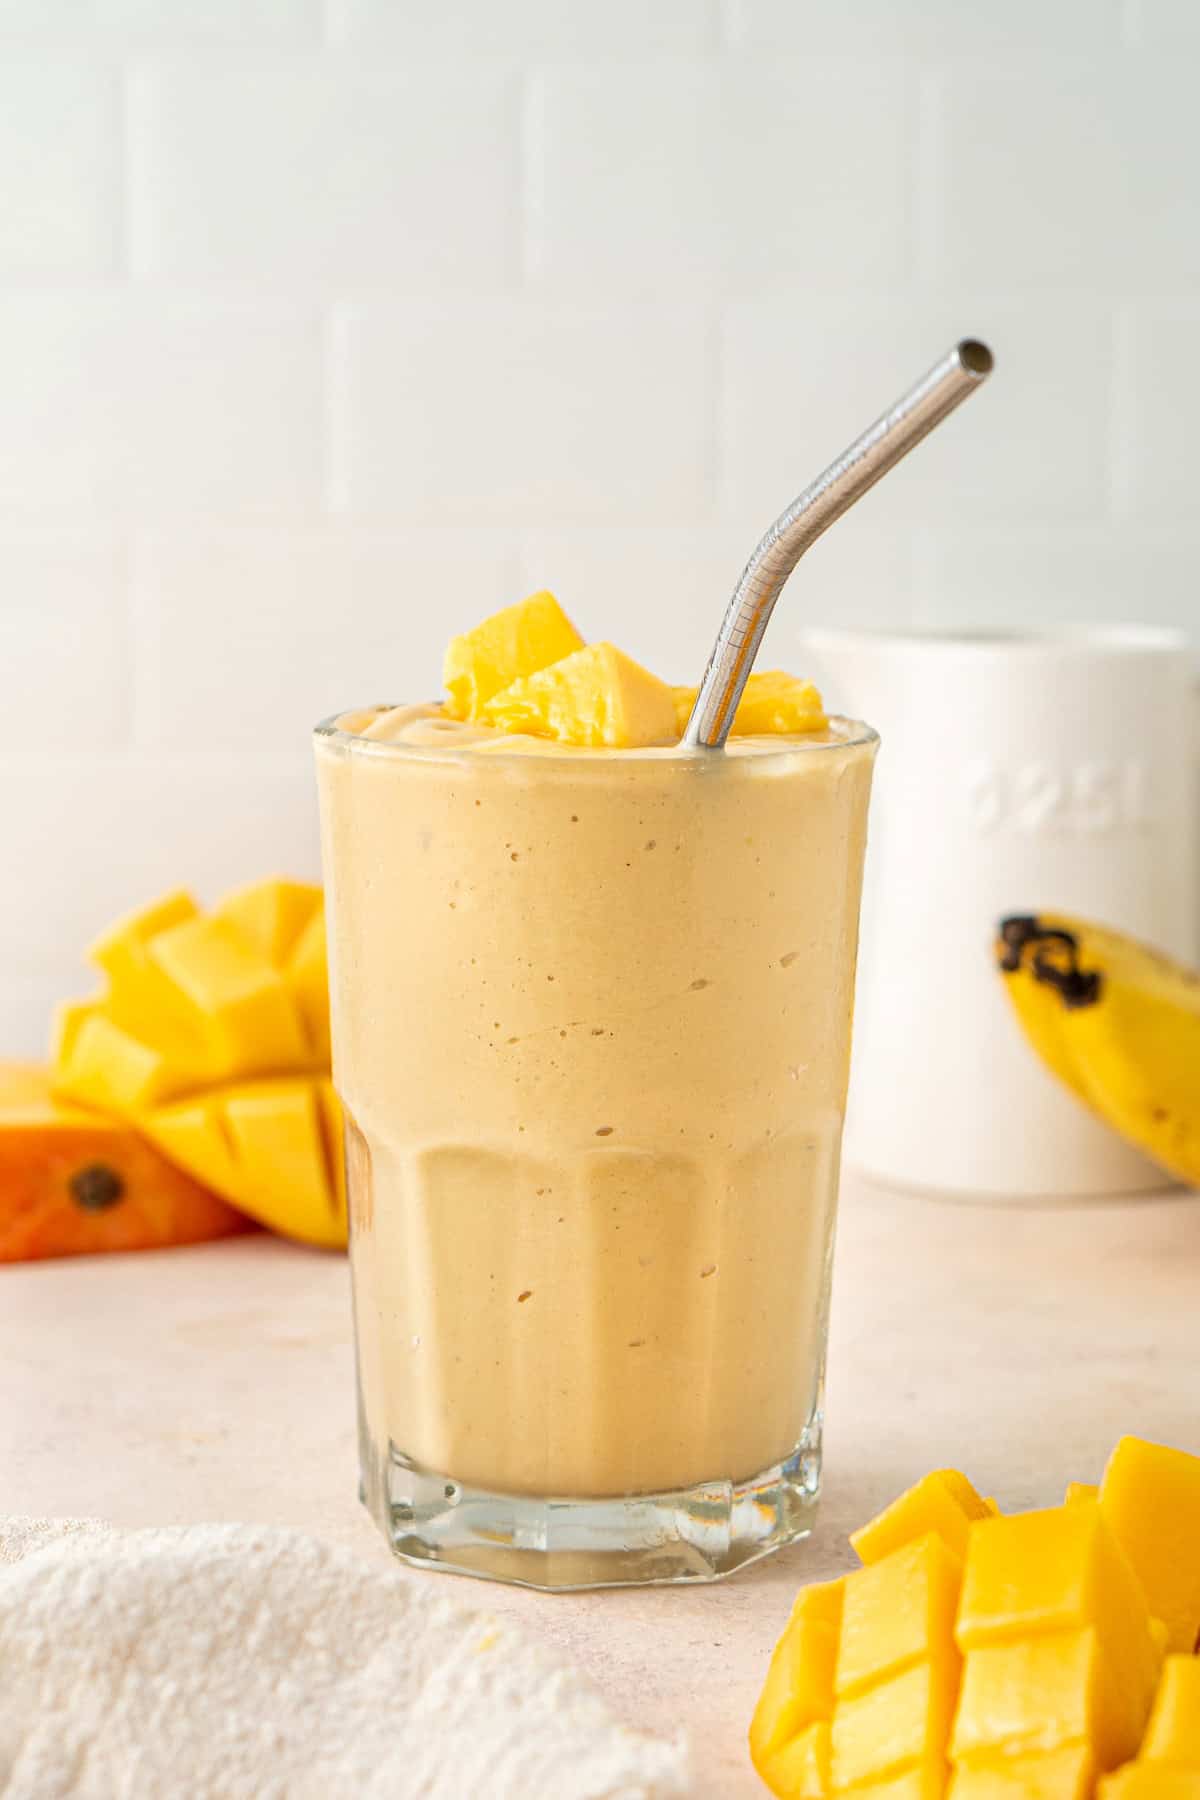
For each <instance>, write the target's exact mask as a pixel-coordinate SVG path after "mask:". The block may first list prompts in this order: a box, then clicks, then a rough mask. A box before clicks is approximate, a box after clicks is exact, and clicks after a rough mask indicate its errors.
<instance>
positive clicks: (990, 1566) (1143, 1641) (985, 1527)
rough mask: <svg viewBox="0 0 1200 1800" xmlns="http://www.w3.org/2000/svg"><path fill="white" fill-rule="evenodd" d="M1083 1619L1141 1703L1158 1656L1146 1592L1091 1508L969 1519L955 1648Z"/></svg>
mask: <svg viewBox="0 0 1200 1800" xmlns="http://www.w3.org/2000/svg"><path fill="white" fill-rule="evenodd" d="M1089 1625H1094V1626H1095V1627H1096V1630H1097V1634H1098V1636H1099V1639H1100V1642H1101V1644H1102V1645H1103V1646H1104V1649H1105V1651H1106V1652H1107V1654H1108V1656H1109V1657H1110V1659H1111V1660H1112V1663H1113V1668H1114V1671H1115V1674H1116V1676H1117V1679H1118V1680H1119V1681H1124V1682H1126V1683H1127V1684H1128V1685H1129V1687H1130V1690H1131V1692H1132V1693H1134V1695H1135V1696H1136V1698H1137V1702H1138V1704H1141V1703H1143V1702H1144V1703H1145V1705H1146V1706H1148V1705H1149V1700H1150V1694H1151V1692H1152V1691H1153V1685H1154V1682H1155V1681H1156V1679H1157V1674H1158V1660H1157V1656H1156V1654H1155V1648H1154V1642H1153V1639H1152V1637H1151V1634H1150V1621H1149V1615H1148V1613H1147V1610H1146V1603H1145V1598H1144V1596H1143V1594H1142V1592H1141V1589H1140V1588H1139V1586H1138V1582H1137V1578H1136V1577H1135V1575H1134V1573H1133V1570H1132V1569H1131V1568H1130V1566H1129V1563H1128V1561H1127V1560H1126V1558H1125V1556H1124V1555H1123V1554H1122V1552H1121V1550H1120V1548H1119V1546H1118V1545H1117V1543H1116V1541H1115V1540H1114V1539H1113V1538H1112V1536H1111V1535H1110V1533H1109V1531H1108V1529H1107V1527H1106V1526H1105V1524H1104V1521H1103V1520H1102V1518H1101V1517H1100V1510H1099V1508H1098V1507H1095V1506H1086V1505H1077V1506H1063V1507H1051V1508H1048V1509H1046V1510H1045V1511H1041V1512H1028V1513H1014V1514H1012V1515H1010V1516H1009V1517H1006V1518H999V1519H983V1520H980V1521H978V1522H977V1523H975V1524H974V1525H972V1527H971V1530H970V1536H969V1542H968V1546H967V1559H966V1567H965V1569H964V1572H963V1589H962V1600H961V1603H960V1606H959V1614H958V1626H957V1632H956V1635H957V1638H958V1644H959V1648H960V1649H961V1650H973V1649H976V1648H980V1647H982V1646H983V1645H985V1644H997V1643H1011V1642H1013V1641H1014V1640H1016V1639H1020V1638H1025V1637H1030V1636H1033V1635H1035V1634H1038V1633H1043V1632H1052V1631H1082V1630H1084V1629H1085V1628H1086V1627H1087V1626H1089ZM1143 1717H1144V1715H1143Z"/></svg>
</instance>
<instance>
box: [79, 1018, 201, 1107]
mask: <svg viewBox="0 0 1200 1800" xmlns="http://www.w3.org/2000/svg"><path fill="white" fill-rule="evenodd" d="M186 1085H187V1074H186V1071H182V1070H181V1069H180V1067H179V1065H178V1063H177V1062H176V1061H174V1060H173V1059H172V1058H171V1057H169V1056H168V1055H166V1054H165V1053H164V1052H163V1051H162V1050H159V1049H157V1048H155V1046H154V1045H152V1044H144V1043H142V1042H141V1041H140V1039H138V1038H135V1037H133V1036H131V1034H130V1033H129V1032H128V1031H125V1030H124V1029H123V1028H122V1027H121V1026H120V1025H116V1024H114V1023H113V1021H112V1020H111V1019H110V1018H108V1017H106V1016H105V1014H103V1013H100V1012H93V1013H92V1014H91V1016H90V1017H88V1018H85V1019H82V1020H80V1021H79V1023H78V1026H77V1029H75V1030H74V1031H72V1032H71V1033H70V1034H69V1039H68V1042H67V1044H66V1047H65V1050H64V1053H63V1055H62V1057H61V1060H60V1061H59V1062H58V1063H57V1065H56V1067H55V1070H54V1075H53V1088H54V1092H55V1094H56V1095H57V1096H58V1097H59V1098H60V1099H65V1100H77V1101H78V1102H79V1104H80V1105H81V1106H92V1107H95V1108H96V1110H97V1111H98V1112H112V1113H118V1114H119V1115H120V1116H121V1117H122V1118H128V1117H129V1116H130V1115H131V1114H136V1113H140V1112H143V1111H145V1109H146V1108H147V1107H151V1106H158V1105H160V1104H161V1103H162V1102H163V1101H164V1100H168V1099H170V1098H171V1096H172V1095H173V1094H176V1093H178V1092H179V1091H180V1088H181V1086H186Z"/></svg>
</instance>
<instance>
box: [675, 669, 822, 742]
mask: <svg viewBox="0 0 1200 1800" xmlns="http://www.w3.org/2000/svg"><path fill="white" fill-rule="evenodd" d="M699 692H700V690H699V688H698V687H676V688H672V689H671V695H672V698H673V700H674V702H675V729H676V735H677V736H682V733H683V729H684V727H685V726H686V724H687V722H688V720H689V719H690V718H691V716H692V708H693V707H694V706H695V704H696V695H697V694H698V693H699ZM828 723H829V720H828V719H827V718H826V716H825V707H824V704H823V703H822V700H821V696H820V694H819V693H818V692H817V690H816V688H815V687H814V686H813V684H812V682H811V681H801V680H800V679H799V677H798V676H795V675H788V674H785V672H784V671H783V670H782V669H764V670H762V671H761V672H758V673H752V674H751V675H750V677H749V679H748V680H747V682H746V686H745V690H744V692H743V694H742V697H741V699H740V700H739V701H738V709H737V711H736V712H735V713H734V715H733V736H734V737H775V736H790V735H792V734H794V733H801V732H806V731H824V729H825V727H826V726H827V725H828Z"/></svg>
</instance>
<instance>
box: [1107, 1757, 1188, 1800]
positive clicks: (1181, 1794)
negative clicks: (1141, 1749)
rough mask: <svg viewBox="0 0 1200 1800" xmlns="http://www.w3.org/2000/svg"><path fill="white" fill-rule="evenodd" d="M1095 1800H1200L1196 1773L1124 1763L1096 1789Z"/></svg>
mask: <svg viewBox="0 0 1200 1800" xmlns="http://www.w3.org/2000/svg"><path fill="white" fill-rule="evenodd" d="M1096 1794H1097V1797H1098V1800H1200V1770H1193V1769H1176V1768H1172V1767H1171V1766H1170V1765H1169V1764H1168V1763H1152V1762H1136V1763H1127V1764H1126V1765H1125V1767H1124V1768H1123V1769H1118V1770H1117V1772H1116V1774H1115V1775H1108V1776H1106V1777H1105V1779H1104V1780H1103V1781H1101V1782H1100V1784H1099V1785H1098V1787H1097V1788H1096Z"/></svg>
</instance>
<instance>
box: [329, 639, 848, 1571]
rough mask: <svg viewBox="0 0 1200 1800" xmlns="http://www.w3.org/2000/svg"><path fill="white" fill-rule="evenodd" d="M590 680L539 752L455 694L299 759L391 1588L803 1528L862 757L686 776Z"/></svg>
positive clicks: (665, 1559) (701, 769)
mask: <svg viewBox="0 0 1200 1800" xmlns="http://www.w3.org/2000/svg"><path fill="white" fill-rule="evenodd" d="M510 610H516V609H510ZM599 648H600V649H602V650H603V651H604V652H605V656H604V657H600V658H598V659H597V658H593V659H592V664H590V665H589V667H588V670H587V671H585V675H586V681H591V680H592V679H593V673H594V668H593V665H594V667H595V668H598V667H599V666H600V664H601V663H603V664H604V669H607V671H608V672H607V674H606V673H605V672H604V670H603V669H602V670H601V672H600V675H599V677H598V679H599V681H600V683H601V686H603V684H604V683H605V682H608V683H609V687H608V688H607V689H606V690H605V692H604V694H602V695H601V699H600V701H597V700H596V694H595V693H594V692H592V690H588V691H587V692H584V691H583V690H582V689H579V687H578V681H577V674H576V672H574V671H568V673H567V675H566V676H563V675H562V674H561V668H562V664H563V661H564V660H570V661H573V660H574V658H575V655H576V654H577V653H575V652H572V651H571V650H570V649H568V650H567V651H566V652H565V658H558V659H556V662H555V665H554V666H555V667H556V668H558V669H559V671H560V672H559V674H558V675H556V676H555V679H554V682H552V683H550V684H549V685H550V686H551V687H553V688H554V691H555V693H556V694H557V700H556V701H555V702H554V704H555V705H558V706H559V707H560V708H562V707H566V712H565V713H561V712H560V716H559V717H558V720H557V722H552V725H551V727H547V725H546V717H545V715H546V712H547V710H552V707H549V706H548V705H544V704H543V702H542V700H540V699H539V698H538V695H537V694H535V695H534V698H533V700H532V701H531V699H530V696H529V691H528V686H526V688H525V691H524V692H523V693H521V694H518V695H517V697H516V699H515V700H514V699H513V698H512V697H511V695H510V698H509V700H508V701H506V702H505V704H506V706H508V707H509V708H510V718H509V722H508V724H507V725H506V726H505V727H503V728H502V727H501V726H499V725H497V724H493V723H492V722H491V720H490V719H489V718H488V717H487V716H484V715H485V711H486V709H487V708H488V707H489V706H490V708H491V718H492V719H494V718H495V717H496V716H497V709H496V706H495V703H494V698H492V697H485V698H483V699H480V698H478V697H477V696H476V697H474V698H471V697H467V698H466V699H462V698H459V699H458V700H457V701H456V697H455V693H454V688H453V685H452V684H451V700H450V701H449V702H448V703H447V705H445V706H419V707H399V708H377V709H369V710H367V711H362V712H357V713H352V714H345V715H341V716H340V717H339V718H338V719H336V720H334V721H331V723H330V725H328V726H326V727H323V728H322V729H321V731H320V732H319V733H318V738H317V764H318V775H319V784H320V791H321V810H322V841H323V857H324V864H325V870H326V882H327V905H328V919H329V935H330V979H331V998H332V1005H333V1040H334V1048H333V1055H334V1079H335V1083H336V1086H337V1088H338V1092H339V1094H340V1096H341V1099H342V1102H343V1105H344V1108H345V1112H346V1121H347V1173H348V1181H349V1196H350V1210H351V1259H352V1270H353V1282H354V1298H355V1317H356V1334H357V1347H358V1379H359V1394H360V1426H361V1449H362V1461H363V1479H364V1490H365V1493H366V1497H367V1500H368V1503H369V1504H370V1506H371V1508H372V1510H373V1511H374V1513H375V1515H376V1517H377V1518H378V1519H379V1520H380V1523H381V1524H383V1526H384V1528H385V1530H386V1531H387V1533H388V1536H389V1538H390V1539H391V1540H392V1542H393V1545H394V1546H395V1547H396V1548H397V1549H398V1550H399V1551H400V1552H401V1553H402V1554H407V1555H411V1556H414V1557H416V1558H419V1559H421V1560H432V1561H437V1562H444V1563H450V1564H451V1565H453V1566H457V1567H467V1568H472V1569H474V1570H475V1572H481V1573H499V1574H502V1575H508V1576H511V1577H515V1578H517V1579H524V1580H532V1581H534V1582H537V1583H538V1584H540V1585H577V1584H580V1583H583V1582H590V1581H593V1580H609V1579H614V1580H626V1579H652V1578H663V1577H667V1578H674V1579H688V1578H693V1579H694V1578H706V1577H711V1575H713V1574H715V1573H721V1572H723V1571H724V1569H725V1568H727V1567H733V1566H736V1563H738V1562H740V1561H744V1560H746V1559H747V1558H748V1557H749V1556H751V1555H756V1554H760V1553H762V1551H763V1550H764V1549H769V1548H772V1547H774V1545H775V1544H776V1543H778V1542H784V1541H787V1539H788V1538H790V1537H794V1536H796V1535H798V1534H799V1532H800V1531H801V1530H803V1529H807V1526H808V1524H809V1522H810V1521H811V1512H812V1505H813V1501H814V1498H815V1490H816V1485H817V1475H818V1471H819V1453H820V1415H821V1389H822V1377H823V1364H824V1349H825V1332H826V1313H827V1305H828V1292H829V1269H830V1256H831V1246H832V1234H833V1219H834V1208H835V1202H836V1195H837V1182H838V1153H839V1144H840V1137H841V1127H842V1113H843V1107H844V1101H845V1092H846V1079H847V1066H848V1058H849V1047H850V1022H851V1010H852V997H853V978H854V962H855V944H856V935H857V924H858V905H859V887H860V877H861V870H862V860H863V850H864V842H865V831H866V815H867V800H868V792H869V787H870V778H871V766H872V761H873V756H874V750H875V739H874V735H873V734H872V733H871V732H870V731H869V730H868V729H867V728H866V727H862V726H857V725H853V724H850V723H847V722H845V721H840V720H825V719H824V716H823V715H820V723H819V724H817V723H816V720H815V716H814V717H810V718H809V719H808V721H807V729H805V730H803V731H795V732H784V733H775V734H771V735H765V734H758V733H755V734H750V735H745V736H739V737H735V738H733V739H731V742H730V747H729V749H728V751H726V752H724V753H699V754H697V753H695V752H683V751H681V750H679V749H678V748H677V738H678V724H677V717H678V714H679V712H680V711H681V710H682V709H683V707H684V705H685V704H686V698H684V699H682V700H681V698H680V697H679V696H672V695H671V691H670V690H669V689H666V688H665V687H664V686H663V684H659V683H655V688H661V690H662V694H666V695H667V696H668V704H669V708H670V715H669V723H668V722H667V716H666V712H665V711H664V707H663V703H662V697H661V694H659V693H657V692H655V691H654V690H652V689H647V690H646V692H645V693H644V694H642V693H640V691H639V690H638V685H637V684H638V680H640V678H641V677H642V676H645V680H646V681H647V682H653V681H654V678H653V677H651V676H649V675H647V674H646V672H645V671H637V676H636V677H634V676H627V674H626V670H625V667H624V665H625V664H626V663H627V659H621V660H620V663H619V664H618V663H613V664H612V665H611V666H610V665H609V664H608V662H607V652H608V649H609V647H607V646H601V647H599ZM578 654H582V655H584V656H585V657H586V656H587V655H588V654H589V653H588V652H581V653H578ZM613 656H615V657H618V658H619V653H618V652H613ZM449 660H450V659H448V663H449ZM628 666H629V668H631V669H633V670H636V668H637V666H636V665H628ZM614 669H615V670H616V675H615V676H613V670H614ZM502 672H503V671H502ZM765 679H766V678H764V680H765ZM786 679H790V678H786ZM522 681H525V682H526V683H527V682H528V677H527V676H525V677H521V676H518V677H517V678H516V684H517V685H520V683H521V682H522ZM586 681H585V687H586ZM564 684H565V686H564ZM572 684H575V685H574V686H573V685H572ZM484 685H486V683H485V684H484ZM512 685H514V684H513V683H510V684H509V688H511V686H512ZM800 685H801V684H793V692H794V691H795V690H797V689H798V688H799V687H800ZM546 686H547V684H545V683H543V689H544V688H545V687H546ZM505 691H507V690H505ZM541 691H542V690H539V693H540V692H541ZM758 692H759V694H760V696H761V695H762V694H765V692H766V690H765V689H762V688H760V689H759V690H758ZM564 694H565V695H566V698H565V699H564ZM808 694H809V695H811V694H812V690H811V689H809V690H808ZM581 696H582V697H581ZM644 702H645V704H644ZM805 703H806V704H809V705H811V702H809V701H807V700H806V702H805ZM771 704H772V705H774V704H775V702H774V701H772V702H771ZM818 704H819V702H818ZM539 707H541V709H542V710H541V713H539V710H538V709H539ZM589 709H590V710H589ZM472 712H474V714H475V716H474V717H472V716H470V715H471V714H472ZM455 714H458V715H460V716H455ZM463 714H465V715H467V716H461V715H463ZM581 717H583V718H584V721H585V722H584V724H583V725H582V726H581V725H580V724H579V720H580V718H581ZM563 718H567V719H568V725H567V727H566V728H565V729H568V730H577V731H592V730H593V729H603V730H606V731H608V730H611V732H612V734H613V735H617V734H619V735H620V736H622V737H623V738H626V739H629V738H632V739H634V740H636V739H637V738H638V737H639V736H641V737H642V738H643V739H644V738H645V736H646V735H647V734H648V733H649V732H651V731H653V733H654V734H655V736H656V737H657V738H658V739H659V741H651V742H646V741H641V742H638V741H632V742H624V743H617V744H612V745H610V744H608V743H605V742H603V741H602V742H600V743H593V744H588V743H578V742H571V741H570V739H569V738H568V737H566V736H565V735H564V726H563V723H562V721H563ZM597 719H600V720H601V721H602V725H601V727H597V726H596V720H597ZM614 720H616V721H617V723H616V724H615V725H614V724H612V721H614ZM588 721H590V723H589V722H588ZM551 728H552V729H553V731H554V734H555V735H553V736H551V735H550V729H551ZM664 738H665V739H669V740H671V741H666V742H664V741H661V740H662V739H664ZM739 1508H740V1512H739ZM648 1521H649V1522H648ZM722 1521H723V1524H722ZM714 1526H715V1529H716V1539H714ZM716 1540H719V1541H716Z"/></svg>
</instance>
